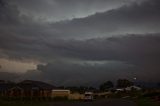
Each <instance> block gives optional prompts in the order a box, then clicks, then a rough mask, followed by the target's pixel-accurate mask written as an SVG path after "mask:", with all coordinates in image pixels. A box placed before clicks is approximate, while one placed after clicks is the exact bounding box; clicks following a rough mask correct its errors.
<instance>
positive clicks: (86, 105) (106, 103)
mask: <svg viewBox="0 0 160 106" xmlns="http://www.w3.org/2000/svg"><path fill="white" fill-rule="evenodd" d="M50 106H137V105H136V104H135V103H134V102H132V101H129V100H123V99H109V100H97V101H91V102H57V103H51V104H50Z"/></svg>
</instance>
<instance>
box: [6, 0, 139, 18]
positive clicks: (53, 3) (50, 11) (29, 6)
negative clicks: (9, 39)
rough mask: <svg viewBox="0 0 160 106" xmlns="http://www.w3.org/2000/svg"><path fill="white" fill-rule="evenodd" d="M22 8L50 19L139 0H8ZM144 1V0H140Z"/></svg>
mask: <svg viewBox="0 0 160 106" xmlns="http://www.w3.org/2000/svg"><path fill="white" fill-rule="evenodd" d="M7 1H8V2H9V3H10V4H14V5H16V6H18V8H20V11H21V14H26V15H32V16H34V18H36V19H37V18H42V19H46V20H50V21H59V20H65V19H72V18H74V17H86V16H88V15H91V14H94V13H96V12H102V11H107V10H110V9H113V8H118V7H120V6H122V5H125V4H129V3H130V2H133V1H137V0H68V1H66V0H45V1H44V0H33V1H30V2H28V1H25V0H21V1H19V0H7ZM140 1H142V0H140Z"/></svg>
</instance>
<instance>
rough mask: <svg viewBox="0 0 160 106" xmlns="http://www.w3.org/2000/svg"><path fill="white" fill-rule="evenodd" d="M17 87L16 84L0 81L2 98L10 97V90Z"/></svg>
mask: <svg viewBox="0 0 160 106" xmlns="http://www.w3.org/2000/svg"><path fill="white" fill-rule="evenodd" d="M13 86H15V84H14V83H12V82H9V81H3V80H1V81H0V96H8V95H9V89H10V88H12V87H13Z"/></svg>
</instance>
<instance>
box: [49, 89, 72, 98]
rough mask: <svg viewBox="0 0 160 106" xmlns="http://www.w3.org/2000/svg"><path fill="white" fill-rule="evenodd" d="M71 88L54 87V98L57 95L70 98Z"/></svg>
mask: <svg viewBox="0 0 160 106" xmlns="http://www.w3.org/2000/svg"><path fill="white" fill-rule="evenodd" d="M70 93H71V92H70V90H66V89H54V90H52V96H51V97H53V98H56V97H62V98H63V97H65V98H69V95H70Z"/></svg>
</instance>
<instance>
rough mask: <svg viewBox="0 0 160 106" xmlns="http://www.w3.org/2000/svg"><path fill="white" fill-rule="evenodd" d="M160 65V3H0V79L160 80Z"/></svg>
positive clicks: (12, 0)
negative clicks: (135, 78)
mask: <svg viewBox="0 0 160 106" xmlns="http://www.w3.org/2000/svg"><path fill="white" fill-rule="evenodd" d="M159 66H160V1H159V0H32V1H27V0H0V72H1V75H0V79H7V78H8V76H11V74H14V75H13V77H10V78H9V79H13V80H23V79H34V80H43V81H46V82H51V83H53V84H56V85H76V84H82V85H83V84H92V85H94V84H97V83H100V82H104V81H106V80H112V81H115V80H117V79H118V78H127V79H130V80H133V78H134V77H137V80H139V81H146V82H159V81H160V78H159V76H158V75H159V74H160V72H159V70H160V67H159ZM145 73H148V74H145ZM19 74H21V75H19ZM15 75H17V77H15Z"/></svg>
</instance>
